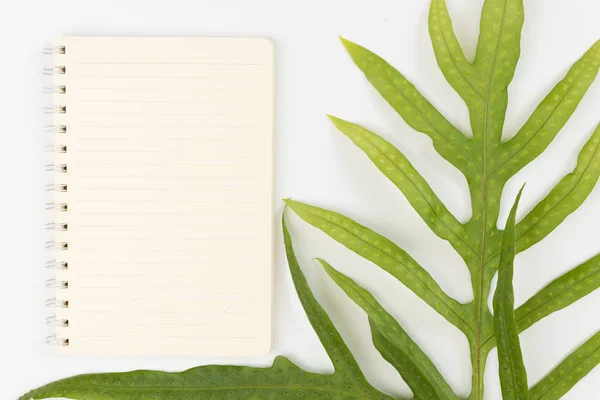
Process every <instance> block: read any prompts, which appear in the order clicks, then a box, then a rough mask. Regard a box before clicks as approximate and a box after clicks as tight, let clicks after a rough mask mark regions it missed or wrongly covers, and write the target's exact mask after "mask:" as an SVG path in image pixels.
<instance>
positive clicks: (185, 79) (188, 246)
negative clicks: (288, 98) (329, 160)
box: [47, 37, 274, 356]
mask: <svg viewBox="0 0 600 400" xmlns="http://www.w3.org/2000/svg"><path fill="white" fill-rule="evenodd" d="M55 44H56V46H55V47H54V48H53V51H52V52H53V53H54V56H53V59H54V66H53V68H52V69H51V74H52V75H53V85H52V92H53V93H54V94H53V99H54V100H53V102H54V106H53V108H52V111H53V113H54V124H53V126H52V127H51V130H52V131H53V132H54V143H55V145H54V146H55V150H56V155H55V162H54V164H53V165H54V168H53V170H55V171H56V172H55V175H54V176H55V180H54V184H53V186H54V187H55V196H54V197H55V198H54V202H53V204H55V210H56V213H55V221H54V223H53V224H52V227H53V228H54V230H55V238H54V241H53V247H56V250H55V251H54V253H55V257H54V260H53V261H51V262H50V263H49V265H48V267H49V268H50V269H52V270H53V273H54V277H53V278H51V279H49V281H48V286H50V287H51V288H53V289H54V291H55V293H56V294H55V297H54V298H52V299H50V300H49V301H48V304H47V305H48V306H49V307H51V308H53V311H55V315H52V316H51V317H49V318H48V321H47V322H48V324H49V325H52V326H54V327H55V335H53V336H51V337H50V338H49V340H48V342H49V343H51V344H58V345H59V347H58V348H59V351H60V352H62V353H72V354H100V355H104V354H131V355H186V356H189V355H202V356H256V355H261V354H265V353H266V352H268V351H269V348H270V343H271V329H272V298H273V295H272V285H273V284H272V281H273V272H272V230H273V229H272V227H273V224H272V222H273V215H272V208H273V206H272V175H273V169H272V161H273V92H274V90H273V81H274V72H273V69H274V67H273V47H272V44H271V42H270V41H269V40H266V39H253V38H100V37H60V38H58V39H57V40H56V42H55Z"/></svg>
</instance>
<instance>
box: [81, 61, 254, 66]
mask: <svg viewBox="0 0 600 400" xmlns="http://www.w3.org/2000/svg"><path fill="white" fill-rule="evenodd" d="M76 64H77V65H217V66H243V67H250V66H252V67H256V66H260V65H262V64H259V63H223V62H219V63H213V62H78V63H76Z"/></svg>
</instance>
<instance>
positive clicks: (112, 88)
mask: <svg viewBox="0 0 600 400" xmlns="http://www.w3.org/2000/svg"><path fill="white" fill-rule="evenodd" d="M80 90H81V91H85V90H112V91H117V90H128V91H135V90H140V91H145V90H152V91H159V90H162V91H169V92H228V91H236V92H255V91H257V90H258V89H256V88H200V89H185V88H165V87H151V88H149V87H143V88H129V87H82V88H81V89H80Z"/></svg>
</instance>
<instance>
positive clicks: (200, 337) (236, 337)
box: [77, 335, 256, 340]
mask: <svg viewBox="0 0 600 400" xmlns="http://www.w3.org/2000/svg"><path fill="white" fill-rule="evenodd" d="M77 339H78V340H85V339H191V340H196V339H219V340H229V339H231V340H256V337H254V336H198V335H193V336H139V335H131V336H78V338H77Z"/></svg>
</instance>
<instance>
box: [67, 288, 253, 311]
mask: <svg viewBox="0 0 600 400" xmlns="http://www.w3.org/2000/svg"><path fill="white" fill-rule="evenodd" d="M77 287H78V288H79V289H169V290H192V291H203V290H256V287H231V286H223V287H211V288H200V287H189V286H173V285H165V286H125V285H123V286H81V285H79V286H77ZM185 313H186V314H187V313H189V312H188V311H186V312H185ZM168 314H178V313H177V312H171V311H169V312H168ZM198 314H202V313H198Z"/></svg>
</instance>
